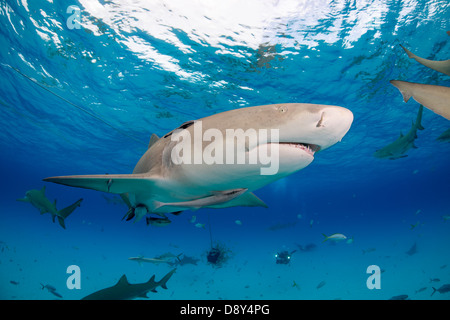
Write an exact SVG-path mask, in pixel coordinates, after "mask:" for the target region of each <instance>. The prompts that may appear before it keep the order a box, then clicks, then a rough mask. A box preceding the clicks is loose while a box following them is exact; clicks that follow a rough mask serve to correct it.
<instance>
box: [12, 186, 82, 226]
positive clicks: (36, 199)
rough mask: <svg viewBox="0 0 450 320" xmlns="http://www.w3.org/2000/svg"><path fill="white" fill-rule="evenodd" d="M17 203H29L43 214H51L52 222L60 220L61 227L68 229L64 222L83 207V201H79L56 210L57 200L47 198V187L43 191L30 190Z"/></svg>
mask: <svg viewBox="0 0 450 320" xmlns="http://www.w3.org/2000/svg"><path fill="white" fill-rule="evenodd" d="M17 201H22V202H29V203H31V205H32V206H33V207H35V208H37V209H38V210H39V211H40V213H41V214H44V213H47V212H48V213H50V214H51V215H52V220H53V222H55V218H58V222H59V225H60V226H61V227H63V228H64V229H65V228H66V225H65V222H64V220H65V219H66V218H67V217H68V216H69V215H70V214H71V213H72V212H73V211H74V210H75V209H76V208H77V207H79V206H80V205H81V201H83V199H79V200H77V201H75V202H74V203H73V204H71V205H70V206H68V207H66V208H64V209H61V210H57V209H56V200H55V201H54V202H51V201H50V200H49V199H48V198H47V197H46V196H45V186H44V187H42V189H40V190H37V189H33V190H29V191H27V192H26V193H25V197H24V198H21V199H17Z"/></svg>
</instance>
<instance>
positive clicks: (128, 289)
mask: <svg viewBox="0 0 450 320" xmlns="http://www.w3.org/2000/svg"><path fill="white" fill-rule="evenodd" d="M175 271H176V269H173V270H172V271H170V272H169V273H167V274H166V275H165V276H164V277H163V278H162V279H161V280H160V281H158V282H156V281H155V275H153V276H152V277H151V278H150V280H148V281H147V282H144V283H136V284H130V283H129V282H128V279H127V276H126V275H123V276H122V277H120V279H119V281H118V282H117V283H116V284H115V285H114V286H112V287H109V288H105V289H102V290H99V291H96V292H94V293H91V294H90V295H88V296H86V297H84V298H82V299H81V300H132V299H136V298H148V296H147V293H148V292H150V291H151V292H156V288H157V287H161V288H163V289H167V286H166V284H167V281H168V280H169V279H170V277H172V275H173V274H174V273H175Z"/></svg>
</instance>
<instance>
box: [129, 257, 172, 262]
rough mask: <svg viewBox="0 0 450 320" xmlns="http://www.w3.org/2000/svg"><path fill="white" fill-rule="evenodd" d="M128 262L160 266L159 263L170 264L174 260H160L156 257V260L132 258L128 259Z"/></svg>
mask: <svg viewBox="0 0 450 320" xmlns="http://www.w3.org/2000/svg"><path fill="white" fill-rule="evenodd" d="M128 260H131V261H136V262H138V263H139V264H141V263H142V262H147V263H155V264H158V263H169V262H171V261H172V259H166V258H159V257H156V258H145V257H130V258H128Z"/></svg>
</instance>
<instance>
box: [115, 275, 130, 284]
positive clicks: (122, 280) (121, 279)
mask: <svg viewBox="0 0 450 320" xmlns="http://www.w3.org/2000/svg"><path fill="white" fill-rule="evenodd" d="M123 285H129V282H128V279H127V276H126V275H123V276H121V277H120V279H119V281H117V283H116V286H123Z"/></svg>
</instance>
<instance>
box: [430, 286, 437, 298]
mask: <svg viewBox="0 0 450 320" xmlns="http://www.w3.org/2000/svg"><path fill="white" fill-rule="evenodd" d="M432 288H433V293H432V294H431V296H432V295H433V294H434V293H435V292H436V291H437V290H436V288H435V287H432ZM431 296H430V297H431Z"/></svg>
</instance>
